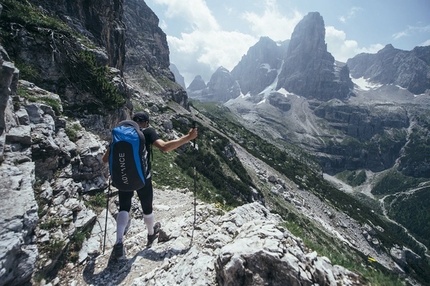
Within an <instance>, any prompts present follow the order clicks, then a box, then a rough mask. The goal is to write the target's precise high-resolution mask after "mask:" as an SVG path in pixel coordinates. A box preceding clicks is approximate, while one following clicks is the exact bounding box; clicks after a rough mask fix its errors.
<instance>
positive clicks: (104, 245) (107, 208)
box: [103, 176, 110, 254]
mask: <svg viewBox="0 0 430 286" xmlns="http://www.w3.org/2000/svg"><path fill="white" fill-rule="evenodd" d="M109 198H110V176H109V186H108V195H107V199H106V219H105V234H104V239H103V254H105V247H106V231H107V219H108V211H109Z"/></svg>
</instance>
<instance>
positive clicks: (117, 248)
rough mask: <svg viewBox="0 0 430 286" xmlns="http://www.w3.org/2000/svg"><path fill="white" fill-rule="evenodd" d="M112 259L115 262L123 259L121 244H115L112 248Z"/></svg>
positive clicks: (122, 245)
mask: <svg viewBox="0 0 430 286" xmlns="http://www.w3.org/2000/svg"><path fill="white" fill-rule="evenodd" d="M113 257H114V259H116V260H122V259H125V248H124V244H123V243H122V242H120V243H117V244H115V245H114V246H113Z"/></svg>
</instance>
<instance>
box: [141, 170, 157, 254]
mask: <svg viewBox="0 0 430 286" xmlns="http://www.w3.org/2000/svg"><path fill="white" fill-rule="evenodd" d="M137 194H138V195H139V199H140V204H141V206H142V210H143V221H144V222H145V225H146V227H147V229H148V242H147V246H149V245H151V244H152V242H153V241H154V240H155V239H156V238H157V235H158V232H159V231H160V228H161V224H160V223H159V222H157V223H155V218H154V213H153V212H152V203H153V198H154V191H153V188H152V180H151V178H149V179H147V180H146V182H145V186H144V187H143V188H142V189H140V190H138V191H137Z"/></svg>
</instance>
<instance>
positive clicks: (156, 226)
mask: <svg viewBox="0 0 430 286" xmlns="http://www.w3.org/2000/svg"><path fill="white" fill-rule="evenodd" d="M160 228H161V224H160V223H159V222H156V223H155V224H154V234H153V235H149V234H148V242H147V243H146V246H151V245H152V243H153V242H154V240H155V239H156V238H157V237H158V233H159V232H160Z"/></svg>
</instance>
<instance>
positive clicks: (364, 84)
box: [351, 77, 382, 90]
mask: <svg viewBox="0 0 430 286" xmlns="http://www.w3.org/2000/svg"><path fill="white" fill-rule="evenodd" d="M351 79H352V82H353V83H354V84H356V85H357V86H358V88H359V89H361V90H375V89H378V88H380V87H381V86H382V84H379V83H373V82H370V81H368V79H366V78H364V77H360V78H351Z"/></svg>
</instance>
